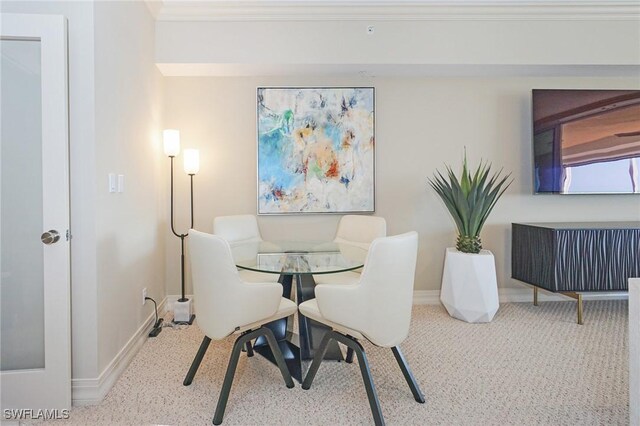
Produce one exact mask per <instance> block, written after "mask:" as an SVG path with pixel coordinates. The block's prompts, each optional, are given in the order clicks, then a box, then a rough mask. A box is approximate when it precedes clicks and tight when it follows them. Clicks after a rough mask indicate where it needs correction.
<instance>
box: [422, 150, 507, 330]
mask: <svg viewBox="0 0 640 426" xmlns="http://www.w3.org/2000/svg"><path fill="white" fill-rule="evenodd" d="M446 168H447V177H446V178H445V177H444V176H443V175H442V173H440V172H439V171H437V170H436V173H435V174H434V176H433V178H432V179H429V183H430V185H431V187H433V189H434V190H435V191H436V193H437V194H438V195H439V196H440V198H442V201H443V202H444V204H445V206H446V207H447V209H448V210H449V213H451V216H452V217H453V220H454V222H455V224H456V227H457V228H458V239H457V241H456V247H455V248H447V250H446V253H445V262H444V271H443V275H442V289H441V291H440V300H441V301H442V304H443V305H444V307H445V308H446V309H447V312H449V315H451V316H452V317H454V318H458V319H460V320H463V321H466V322H472V323H476V322H490V321H491V320H492V319H493V316H494V315H495V314H496V312H497V311H498V307H499V304H498V284H497V280H496V266H495V259H494V257H493V253H491V252H490V251H489V250H483V249H482V242H481V240H480V231H481V230H482V227H483V225H484V223H485V222H486V220H487V217H488V216H489V213H491V210H493V207H494V206H495V205H496V202H497V201H498V199H499V198H500V197H501V196H502V194H504V191H506V189H507V188H508V187H509V185H511V182H513V180H509V177H510V176H511V174H508V175H506V176H504V175H502V170H500V171H498V172H495V173H493V174H491V165H490V164H489V163H488V162H485V163H483V162H482V161H481V162H480V164H479V165H478V168H477V169H476V170H475V171H474V172H473V173H472V172H471V171H470V170H469V168H468V167H467V155H466V152H465V155H464V161H463V163H462V174H461V176H460V177H458V176H456V174H455V173H454V172H453V170H452V169H451V167H450V166H446ZM490 175H491V176H490Z"/></svg>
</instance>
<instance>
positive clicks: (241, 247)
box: [231, 241, 367, 382]
mask: <svg viewBox="0 0 640 426" xmlns="http://www.w3.org/2000/svg"><path fill="white" fill-rule="evenodd" d="M231 253H232V256H233V259H234V262H235V264H236V266H237V267H238V268H240V269H246V270H249V271H255V272H263V273H266V274H277V275H279V278H278V282H280V284H282V290H283V292H282V295H283V297H286V298H288V299H291V300H294V301H295V302H296V303H297V304H298V305H299V304H300V303H302V302H305V301H307V300H310V299H313V298H314V297H315V291H314V288H315V281H314V279H313V275H319V274H335V273H340V272H346V271H352V270H355V269H359V268H362V266H363V265H364V260H365V258H366V256H367V250H366V249H364V248H362V247H359V246H355V245H352V244H346V243H335V242H312V241H286V242H272V241H244V242H236V243H232V244H231ZM293 321H294V320H293V317H289V318H283V319H281V320H277V321H273V322H271V323H269V324H266V327H269V328H270V329H271V330H272V331H273V333H274V334H275V336H276V339H277V340H278V344H279V346H280V349H281V350H282V354H283V355H284V358H285V361H286V362H287V366H288V367H289V371H290V372H291V376H292V377H294V378H295V379H296V380H298V381H299V382H302V374H303V371H302V362H303V361H306V360H311V359H313V355H314V349H315V348H317V347H318V346H319V345H320V341H321V340H322V337H323V336H324V334H325V332H326V331H327V330H328V328H327V327H326V326H325V325H323V324H320V323H319V322H316V321H313V320H310V319H308V318H306V317H305V316H303V315H299V314H298V330H297V333H296V332H294V326H293V325H294V324H293ZM253 349H254V350H255V352H257V353H258V354H260V355H262V356H264V357H265V358H267V359H269V360H270V361H271V362H273V363H274V364H275V358H274V357H273V354H272V353H271V350H270V349H269V346H268V345H267V342H266V341H264V339H263V338H259V339H257V340H256V341H255V342H254V345H253ZM324 359H326V360H337V361H340V360H342V359H343V358H342V352H341V351H340V348H339V347H338V344H337V343H336V342H332V346H330V347H329V348H328V350H327V352H326V354H325V357H324Z"/></svg>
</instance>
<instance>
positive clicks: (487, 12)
mask: <svg viewBox="0 0 640 426" xmlns="http://www.w3.org/2000/svg"><path fill="white" fill-rule="evenodd" d="M146 1H147V2H148V3H156V4H155V5H153V6H150V9H151V7H153V9H151V10H152V13H154V16H155V17H156V19H157V20H159V21H440V20H449V21H450V20H456V21H464V20H510V21H519V20H609V21H610V20H625V21H629V20H637V21H638V23H639V25H640V2H638V1H637V0H612V1H602V0H599V1H595V0H568V1H551V0H537V1H535V0H528V1H526V0H501V1H500V0H496V1H483V0H476V1H473V0H464V1H462V0H450V1H429V0H398V1H390V0H345V1H336V0H326V1H322V0H284V1H282V0H280V1H276V0H234V1H229V0H200V1H193V0H163V1H160V2H159V1H151V0H146ZM157 3H161V4H162V6H161V7H159V8H158V7H157V6H158V5H157Z"/></svg>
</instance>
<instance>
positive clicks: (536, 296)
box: [533, 286, 538, 306]
mask: <svg viewBox="0 0 640 426" xmlns="http://www.w3.org/2000/svg"><path fill="white" fill-rule="evenodd" d="M533 306H538V287H535V286H534V287H533Z"/></svg>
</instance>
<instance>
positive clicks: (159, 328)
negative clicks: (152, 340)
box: [144, 296, 164, 337]
mask: <svg viewBox="0 0 640 426" xmlns="http://www.w3.org/2000/svg"><path fill="white" fill-rule="evenodd" d="M144 300H151V301H152V302H153V307H154V311H155V313H156V322H155V323H154V324H153V329H152V330H151V331H150V332H149V337H156V336H157V335H158V334H160V332H161V331H162V322H163V321H164V318H158V304H157V303H156V301H155V300H153V298H151V297H148V296H147V297H145V298H144Z"/></svg>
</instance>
